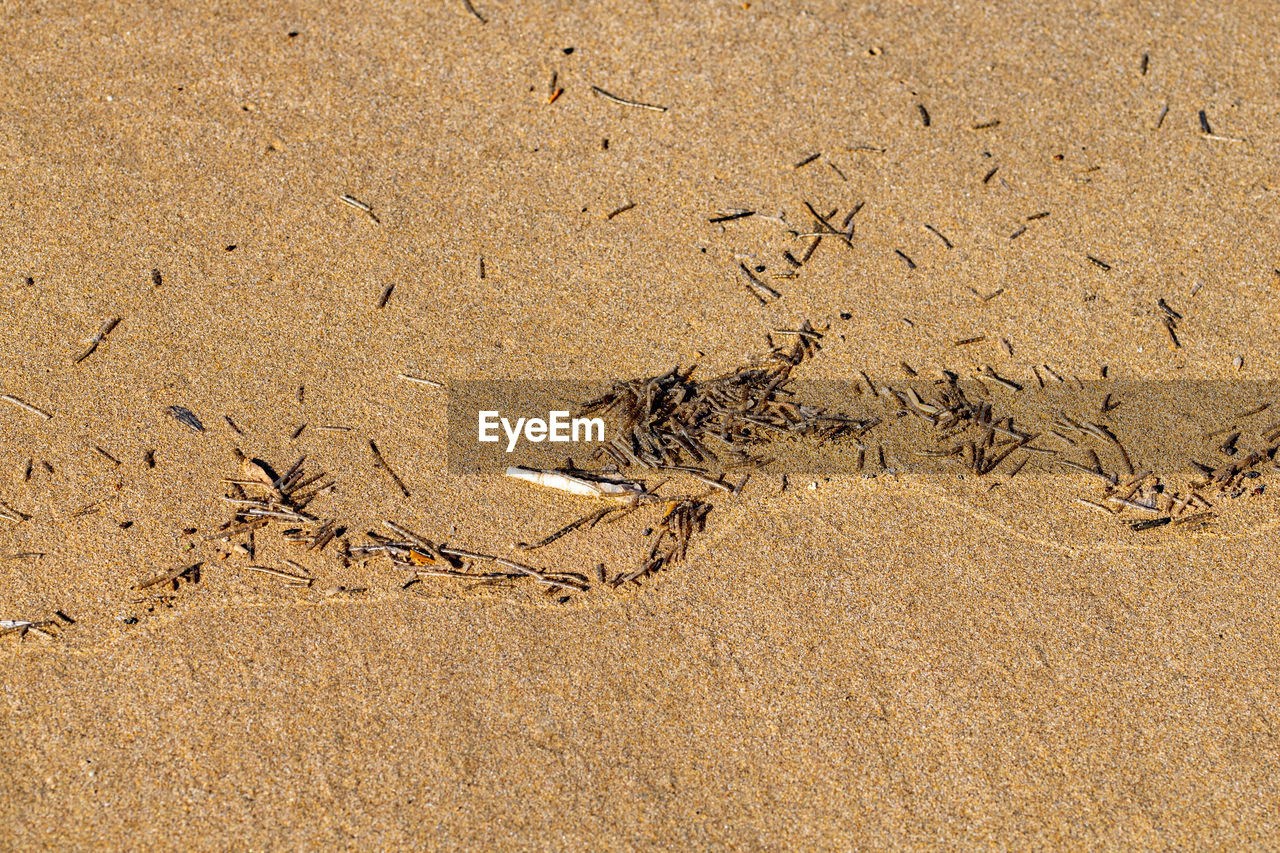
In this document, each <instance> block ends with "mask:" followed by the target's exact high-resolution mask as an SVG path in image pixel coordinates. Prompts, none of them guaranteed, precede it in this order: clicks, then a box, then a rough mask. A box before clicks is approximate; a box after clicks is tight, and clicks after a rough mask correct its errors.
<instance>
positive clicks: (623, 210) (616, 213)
mask: <svg viewBox="0 0 1280 853" xmlns="http://www.w3.org/2000/svg"><path fill="white" fill-rule="evenodd" d="M635 206H636V203H635V202H634V201H632V202H628V203H627V204H624V205H623V206H622V207H619V208H618V209H616V210H613V211H610V212H609V213H606V214H605V217H604V218H605V219H606V220H610V219H613V217H615V216H620V215H621V214H623V213H626V212H627V211H628V210H630V209H631V208H633V207H635Z"/></svg>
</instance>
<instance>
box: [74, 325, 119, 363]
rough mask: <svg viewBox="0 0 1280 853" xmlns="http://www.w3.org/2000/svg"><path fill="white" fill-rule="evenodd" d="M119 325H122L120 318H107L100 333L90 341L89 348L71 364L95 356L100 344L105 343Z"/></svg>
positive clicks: (99, 330)
mask: <svg viewBox="0 0 1280 853" xmlns="http://www.w3.org/2000/svg"><path fill="white" fill-rule="evenodd" d="M118 325H120V318H119V317H109V318H107V321H106V322H104V323H103V324H102V327H101V328H100V329H98V333H97V334H96V335H94V336H93V338H92V339H91V340H90V341H89V348H88V349H87V350H85V351H84V352H82V353H80V355H79V357H77V358H76V360H75V361H73V362H71V363H72V364H79V363H80V362H82V361H84V360H85V359H86V358H88V357H89V356H91V355H93V353H94V350H96V349H97V348H98V344H100V343H102V342H103V341H105V340H106V339H107V335H109V334H111V331H112V330H113V329H114V328H115V327H116V326H118Z"/></svg>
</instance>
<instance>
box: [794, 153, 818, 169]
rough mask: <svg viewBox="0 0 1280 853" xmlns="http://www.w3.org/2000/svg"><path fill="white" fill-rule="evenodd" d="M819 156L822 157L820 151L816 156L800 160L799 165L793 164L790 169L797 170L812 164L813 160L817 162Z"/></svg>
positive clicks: (811, 155)
mask: <svg viewBox="0 0 1280 853" xmlns="http://www.w3.org/2000/svg"><path fill="white" fill-rule="evenodd" d="M821 156H822V152H821V151H819V152H818V153H817V154H810V155H809V156H808V157H806V158H804V159H803V160H801V161H800V162H799V163H796V164H795V165H794V166H792V167H791V168H793V169H799V168H801V167H803V166H808V165H809V164H810V163H812V162H813V161H814V160H817V159H818V158H819V157H821Z"/></svg>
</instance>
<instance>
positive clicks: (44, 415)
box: [0, 394, 53, 421]
mask: <svg viewBox="0 0 1280 853" xmlns="http://www.w3.org/2000/svg"><path fill="white" fill-rule="evenodd" d="M0 400H4V401H5V402H6V403H12V404H13V405H15V406H17V407H18V408H19V409H25V410H27V411H28V412H30V413H31V414H33V415H39V416H40V417H42V418H44V419H45V420H46V421H47V420H50V419H52V418H53V415H51V414H49V413H48V412H46V411H45V410H44V409H41V408H39V407H37V406H33V405H31V404H30V403H27V402H25V401H23V400H19V399H18V398H17V397H15V396H13V395H12V394H5V395H3V396H0Z"/></svg>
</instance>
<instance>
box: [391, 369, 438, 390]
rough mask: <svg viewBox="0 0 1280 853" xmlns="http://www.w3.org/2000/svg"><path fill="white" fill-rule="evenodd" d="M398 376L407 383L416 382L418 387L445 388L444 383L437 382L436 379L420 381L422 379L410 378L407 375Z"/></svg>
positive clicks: (400, 374)
mask: <svg viewBox="0 0 1280 853" xmlns="http://www.w3.org/2000/svg"><path fill="white" fill-rule="evenodd" d="M396 375H397V376H399V377H400V378H401V379H403V380H405V381H406V382H415V383H417V384H418V385H426V386H427V387H428V388H443V387H444V383H443V382H437V381H435V380H434V379H420V378H419V377H417V376H409V375H408V374H406V373H399V374H396Z"/></svg>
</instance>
